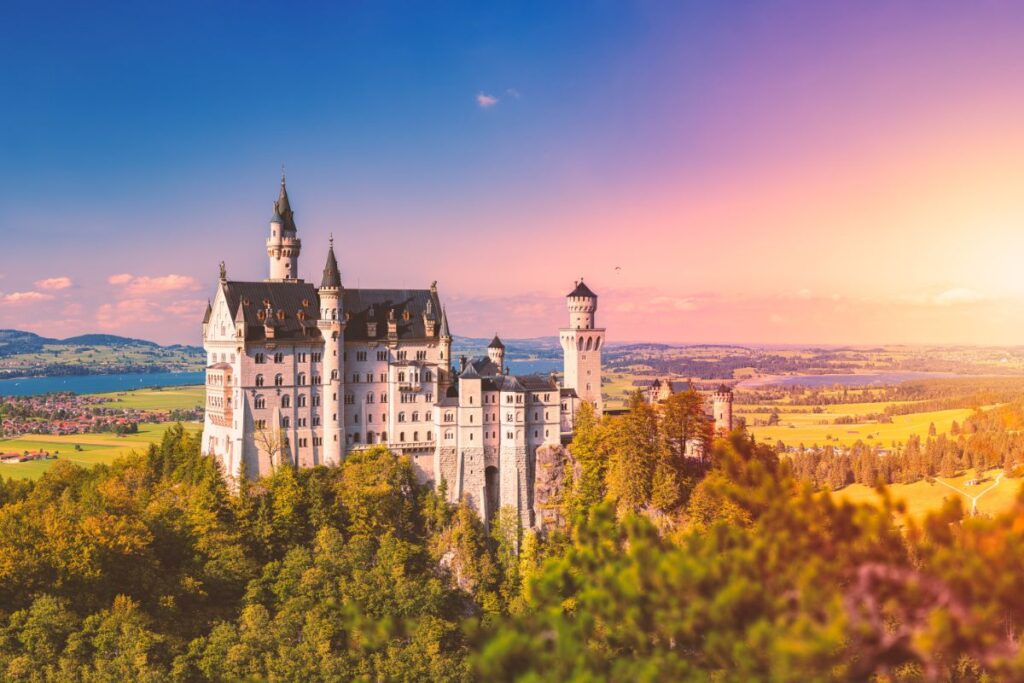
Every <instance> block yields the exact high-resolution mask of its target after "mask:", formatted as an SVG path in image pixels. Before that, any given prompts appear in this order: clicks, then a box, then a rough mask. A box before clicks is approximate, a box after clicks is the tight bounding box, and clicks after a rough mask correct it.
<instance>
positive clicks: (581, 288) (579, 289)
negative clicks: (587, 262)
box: [565, 278, 597, 299]
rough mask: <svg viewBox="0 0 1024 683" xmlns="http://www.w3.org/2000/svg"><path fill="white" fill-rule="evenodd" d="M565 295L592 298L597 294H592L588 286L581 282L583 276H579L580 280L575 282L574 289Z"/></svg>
mask: <svg viewBox="0 0 1024 683" xmlns="http://www.w3.org/2000/svg"><path fill="white" fill-rule="evenodd" d="M565 296H566V297H572V296H589V297H590V298H592V299H596V298H597V294H594V293H593V292H592V291H590V287H587V286H586V285H585V284H583V278H580V281H579V282H577V283H576V289H574V290H572V291H571V292H569V293H568V294H566V295H565Z"/></svg>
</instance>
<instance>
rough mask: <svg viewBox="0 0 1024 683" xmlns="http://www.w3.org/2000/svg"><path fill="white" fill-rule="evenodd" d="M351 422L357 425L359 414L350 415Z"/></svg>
mask: <svg viewBox="0 0 1024 683" xmlns="http://www.w3.org/2000/svg"><path fill="white" fill-rule="evenodd" d="M352 421H353V422H355V423H356V424H359V413H352Z"/></svg>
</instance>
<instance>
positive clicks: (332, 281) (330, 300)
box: [317, 237, 345, 465]
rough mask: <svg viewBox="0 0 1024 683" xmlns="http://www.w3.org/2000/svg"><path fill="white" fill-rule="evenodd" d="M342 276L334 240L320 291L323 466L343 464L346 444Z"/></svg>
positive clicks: (329, 251) (319, 326)
mask: <svg viewBox="0 0 1024 683" xmlns="http://www.w3.org/2000/svg"><path fill="white" fill-rule="evenodd" d="M341 290H342V286H341V273H340V272H339V271H338V260H337V259H336V258H335V257H334V238H333V237H332V238H331V241H330V246H329V247H328V249H327V264H326V265H325V266H324V277H323V280H322V281H321V283H320V289H319V290H317V292H318V294H319V295H320V320H319V321H318V322H317V327H318V328H319V329H320V334H321V335H322V336H323V339H324V353H323V377H322V380H321V382H322V384H321V386H322V387H323V388H322V390H321V392H322V393H321V397H320V398H321V403H320V405H321V406H322V408H323V415H322V418H321V421H320V423H321V434H322V435H323V447H322V448H323V450H322V454H323V456H322V459H321V462H322V463H323V464H324V465H337V464H339V463H341V456H342V453H343V448H344V447H343V441H342V438H343V437H342V432H341V425H342V423H343V421H344V415H343V414H342V408H341V407H342V403H341V399H342V396H343V394H344V391H345V387H344V384H343V381H344V377H345V368H344V354H343V353H342V351H343V348H344V346H345V315H344V311H343V310H342V300H341Z"/></svg>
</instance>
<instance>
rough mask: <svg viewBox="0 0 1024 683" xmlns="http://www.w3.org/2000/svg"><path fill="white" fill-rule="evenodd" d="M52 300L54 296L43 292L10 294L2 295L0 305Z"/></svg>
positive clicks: (0, 295)
mask: <svg viewBox="0 0 1024 683" xmlns="http://www.w3.org/2000/svg"><path fill="white" fill-rule="evenodd" d="M52 298H53V295H52V294H44V293H43V292H10V293H9V294H0V304H9V305H16V304H27V303H33V302H36V301H49V300H50V299H52Z"/></svg>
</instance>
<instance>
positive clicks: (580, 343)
mask: <svg viewBox="0 0 1024 683" xmlns="http://www.w3.org/2000/svg"><path fill="white" fill-rule="evenodd" d="M576 350H577V351H582V350H583V337H580V338H579V339H578V340H577V341H576Z"/></svg>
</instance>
